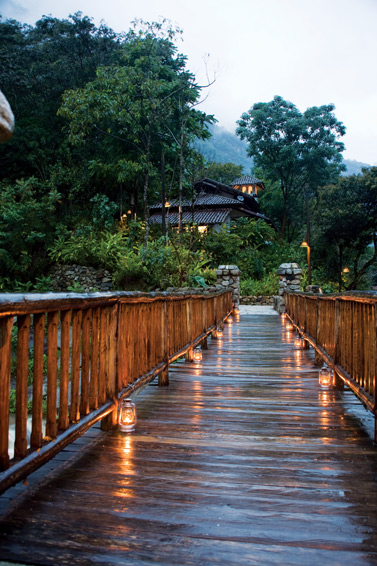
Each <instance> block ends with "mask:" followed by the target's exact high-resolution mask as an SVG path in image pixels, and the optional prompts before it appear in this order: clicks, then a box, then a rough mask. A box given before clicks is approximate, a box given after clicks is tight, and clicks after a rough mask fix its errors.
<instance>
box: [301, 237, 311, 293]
mask: <svg viewBox="0 0 377 566" xmlns="http://www.w3.org/2000/svg"><path fill="white" fill-rule="evenodd" d="M300 248H306V251H307V260H308V283H309V285H311V284H312V267H311V263H310V246H309V244H308V243H307V242H306V241H305V240H304V241H303V242H302V244H301V246H300Z"/></svg>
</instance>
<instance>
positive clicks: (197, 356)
mask: <svg viewBox="0 0 377 566" xmlns="http://www.w3.org/2000/svg"><path fill="white" fill-rule="evenodd" d="M192 356H193V360H194V362H201V361H202V359H203V352H202V350H201V348H195V349H194V352H193V355H192Z"/></svg>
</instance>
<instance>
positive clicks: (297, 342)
mask: <svg viewBox="0 0 377 566" xmlns="http://www.w3.org/2000/svg"><path fill="white" fill-rule="evenodd" d="M293 345H294V347H295V348H296V350H302V349H303V347H304V340H303V339H302V338H301V336H296V338H295V339H294V341H293Z"/></svg>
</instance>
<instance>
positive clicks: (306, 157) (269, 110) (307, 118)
mask: <svg viewBox="0 0 377 566" xmlns="http://www.w3.org/2000/svg"><path fill="white" fill-rule="evenodd" d="M333 111H334V105H332V104H328V105H324V106H320V107H312V108H308V109H307V110H306V111H305V112H304V113H303V114H301V112H299V110H298V109H297V108H296V106H295V105H294V104H292V102H289V101H286V100H284V99H283V98H282V97H281V96H275V97H274V100H272V101H271V102H258V103H256V104H254V105H253V106H252V107H251V108H250V110H249V111H248V112H245V113H244V114H242V116H241V119H240V120H239V121H238V122H237V123H238V128H237V134H238V135H239V136H240V137H241V139H245V140H247V141H248V144H249V147H248V153H249V155H250V156H253V158H254V163H255V165H256V166H257V167H259V168H261V169H262V171H263V173H264V176H265V177H266V178H267V179H269V180H270V181H271V182H272V183H278V184H279V186H280V189H281V193H282V198H283V207H282V219H281V233H282V235H285V230H286V224H287V215H288V210H289V205H290V203H291V202H292V201H293V199H294V198H296V199H297V197H299V196H300V195H301V194H302V193H303V191H304V190H305V192H307V194H308V196H309V193H310V196H313V195H315V192H316V189H317V187H318V186H321V185H324V184H325V183H329V182H332V181H333V180H334V179H335V180H336V179H337V178H338V176H339V174H340V172H341V170H342V169H343V166H342V165H341V160H342V156H341V152H342V151H343V150H344V144H343V143H341V142H340V141H338V138H339V137H340V136H343V135H344V134H345V127H344V125H343V124H342V123H341V122H338V121H337V120H336V118H335V116H334V113H333Z"/></svg>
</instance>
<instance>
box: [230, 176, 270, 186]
mask: <svg viewBox="0 0 377 566" xmlns="http://www.w3.org/2000/svg"><path fill="white" fill-rule="evenodd" d="M235 185H264V183H263V181H261V180H260V179H257V178H256V177H251V175H244V176H243V177H238V179H234V181H233V183H232V187H234V186H235Z"/></svg>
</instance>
